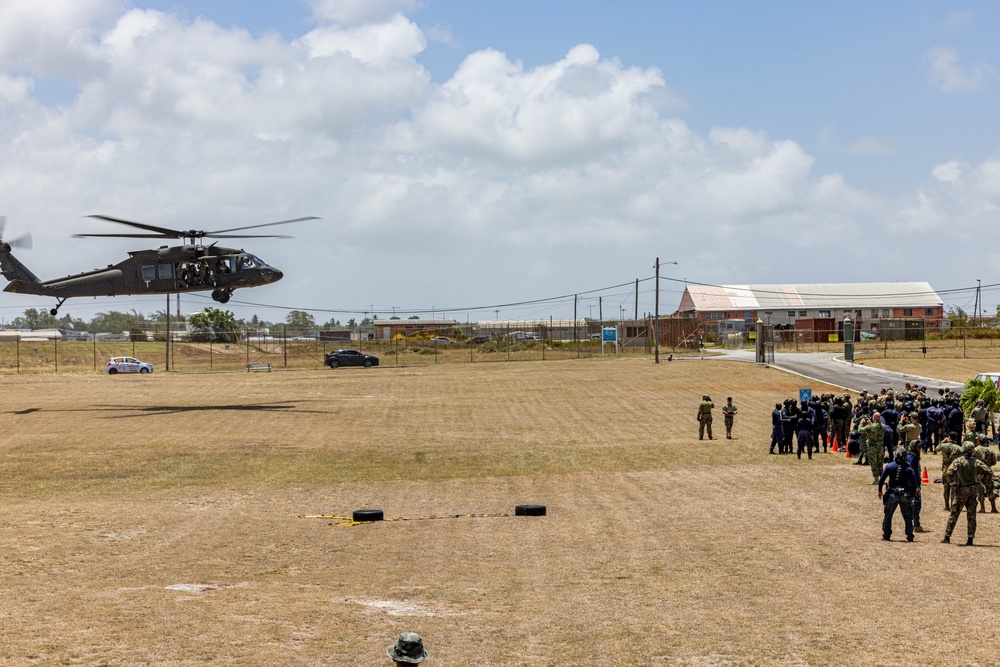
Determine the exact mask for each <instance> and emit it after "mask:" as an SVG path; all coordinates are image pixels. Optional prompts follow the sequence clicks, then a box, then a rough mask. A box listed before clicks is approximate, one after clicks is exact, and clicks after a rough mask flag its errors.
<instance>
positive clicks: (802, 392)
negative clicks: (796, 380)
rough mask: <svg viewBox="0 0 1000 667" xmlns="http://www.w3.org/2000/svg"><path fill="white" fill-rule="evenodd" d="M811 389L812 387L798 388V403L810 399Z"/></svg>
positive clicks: (811, 395)
mask: <svg viewBox="0 0 1000 667" xmlns="http://www.w3.org/2000/svg"><path fill="white" fill-rule="evenodd" d="M812 397H813V390H812V389H799V403H801V402H803V401H805V402H807V403H808V402H809V401H811V400H812Z"/></svg>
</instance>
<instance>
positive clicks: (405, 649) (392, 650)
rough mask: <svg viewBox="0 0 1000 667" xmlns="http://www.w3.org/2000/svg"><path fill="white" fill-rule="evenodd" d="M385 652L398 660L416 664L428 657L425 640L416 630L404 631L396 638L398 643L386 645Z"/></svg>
mask: <svg viewBox="0 0 1000 667" xmlns="http://www.w3.org/2000/svg"><path fill="white" fill-rule="evenodd" d="M385 652H386V653H387V654H388V655H389V657H390V658H392V659H393V660H395V661H396V662H408V663H411V664H416V663H418V662H423V661H424V660H426V659H427V650H426V649H425V648H424V640H423V639H421V638H420V635H418V634H417V633H415V632H404V633H403V634H401V635H399V637H397V638H396V643H395V644H392V645H391V646H386V647H385Z"/></svg>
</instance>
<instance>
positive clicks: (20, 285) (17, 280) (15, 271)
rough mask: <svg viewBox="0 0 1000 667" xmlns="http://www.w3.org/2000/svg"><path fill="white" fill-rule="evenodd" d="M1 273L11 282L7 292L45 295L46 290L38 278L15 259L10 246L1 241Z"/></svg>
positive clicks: (6, 289)
mask: <svg viewBox="0 0 1000 667" xmlns="http://www.w3.org/2000/svg"><path fill="white" fill-rule="evenodd" d="M0 272H2V273H3V277H4V278H6V279H7V280H9V281H10V284H9V285H7V287H6V288H5V289H4V291H5V292H20V293H23V294H44V293H45V291H44V288H42V283H41V281H40V280H39V279H38V277H37V276H36V275H35V274H34V273H32V272H31V271H30V270H29V269H28V267H26V266H25V265H24V264H22V263H21V261H20V260H19V259H18V258H16V257H14V255H12V254H11V252H10V245H8V244H7V243H4V242H2V241H0Z"/></svg>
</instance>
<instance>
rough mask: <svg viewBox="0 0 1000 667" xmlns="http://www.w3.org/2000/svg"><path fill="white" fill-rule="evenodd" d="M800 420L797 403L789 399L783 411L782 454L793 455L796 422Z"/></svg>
mask: <svg viewBox="0 0 1000 667" xmlns="http://www.w3.org/2000/svg"><path fill="white" fill-rule="evenodd" d="M798 419H799V409H798V408H797V407H795V401H793V400H791V399H788V400H786V401H785V407H784V408H783V409H782V411H781V428H782V430H783V433H782V435H783V437H782V441H781V444H782V449H781V453H782V454H791V453H792V450H793V449H794V445H795V422H797V421H798Z"/></svg>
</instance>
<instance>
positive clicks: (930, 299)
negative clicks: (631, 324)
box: [677, 282, 945, 334]
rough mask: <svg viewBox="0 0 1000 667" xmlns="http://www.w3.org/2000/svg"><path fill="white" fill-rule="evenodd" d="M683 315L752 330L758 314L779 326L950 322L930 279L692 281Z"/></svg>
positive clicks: (873, 328)
mask: <svg viewBox="0 0 1000 667" xmlns="http://www.w3.org/2000/svg"><path fill="white" fill-rule="evenodd" d="M677 314H678V315H680V316H681V317H689V318H694V319H696V320H697V321H698V322H700V323H702V324H703V325H704V328H705V329H707V330H714V331H718V333H720V334H723V333H731V332H738V331H744V330H750V329H752V328H753V327H754V325H755V323H756V322H757V319H758V318H759V319H761V320H762V321H763V322H764V323H765V324H772V325H774V326H775V328H776V329H779V330H780V329H791V328H794V329H797V330H803V331H823V332H829V333H831V334H833V333H836V332H840V331H842V330H843V321H844V318H845V317H847V316H850V317H851V320H852V321H853V322H854V325H855V330H856V331H857V332H866V333H873V334H878V333H879V331H880V330H882V329H888V328H892V329H894V330H897V329H899V330H902V329H909V328H920V329H924V328H926V330H927V331H931V330H935V331H940V330H941V329H942V327H943V326H944V321H945V320H944V302H943V301H941V298H940V297H939V296H938V295H937V293H936V292H935V291H934V289H933V288H932V287H931V286H930V284H929V283H926V282H892V283H820V284H794V285H787V284H786V285H780V284H779V285H688V286H687V287H686V288H685V289H684V294H683V296H681V302H680V306H679V307H678V309H677Z"/></svg>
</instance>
